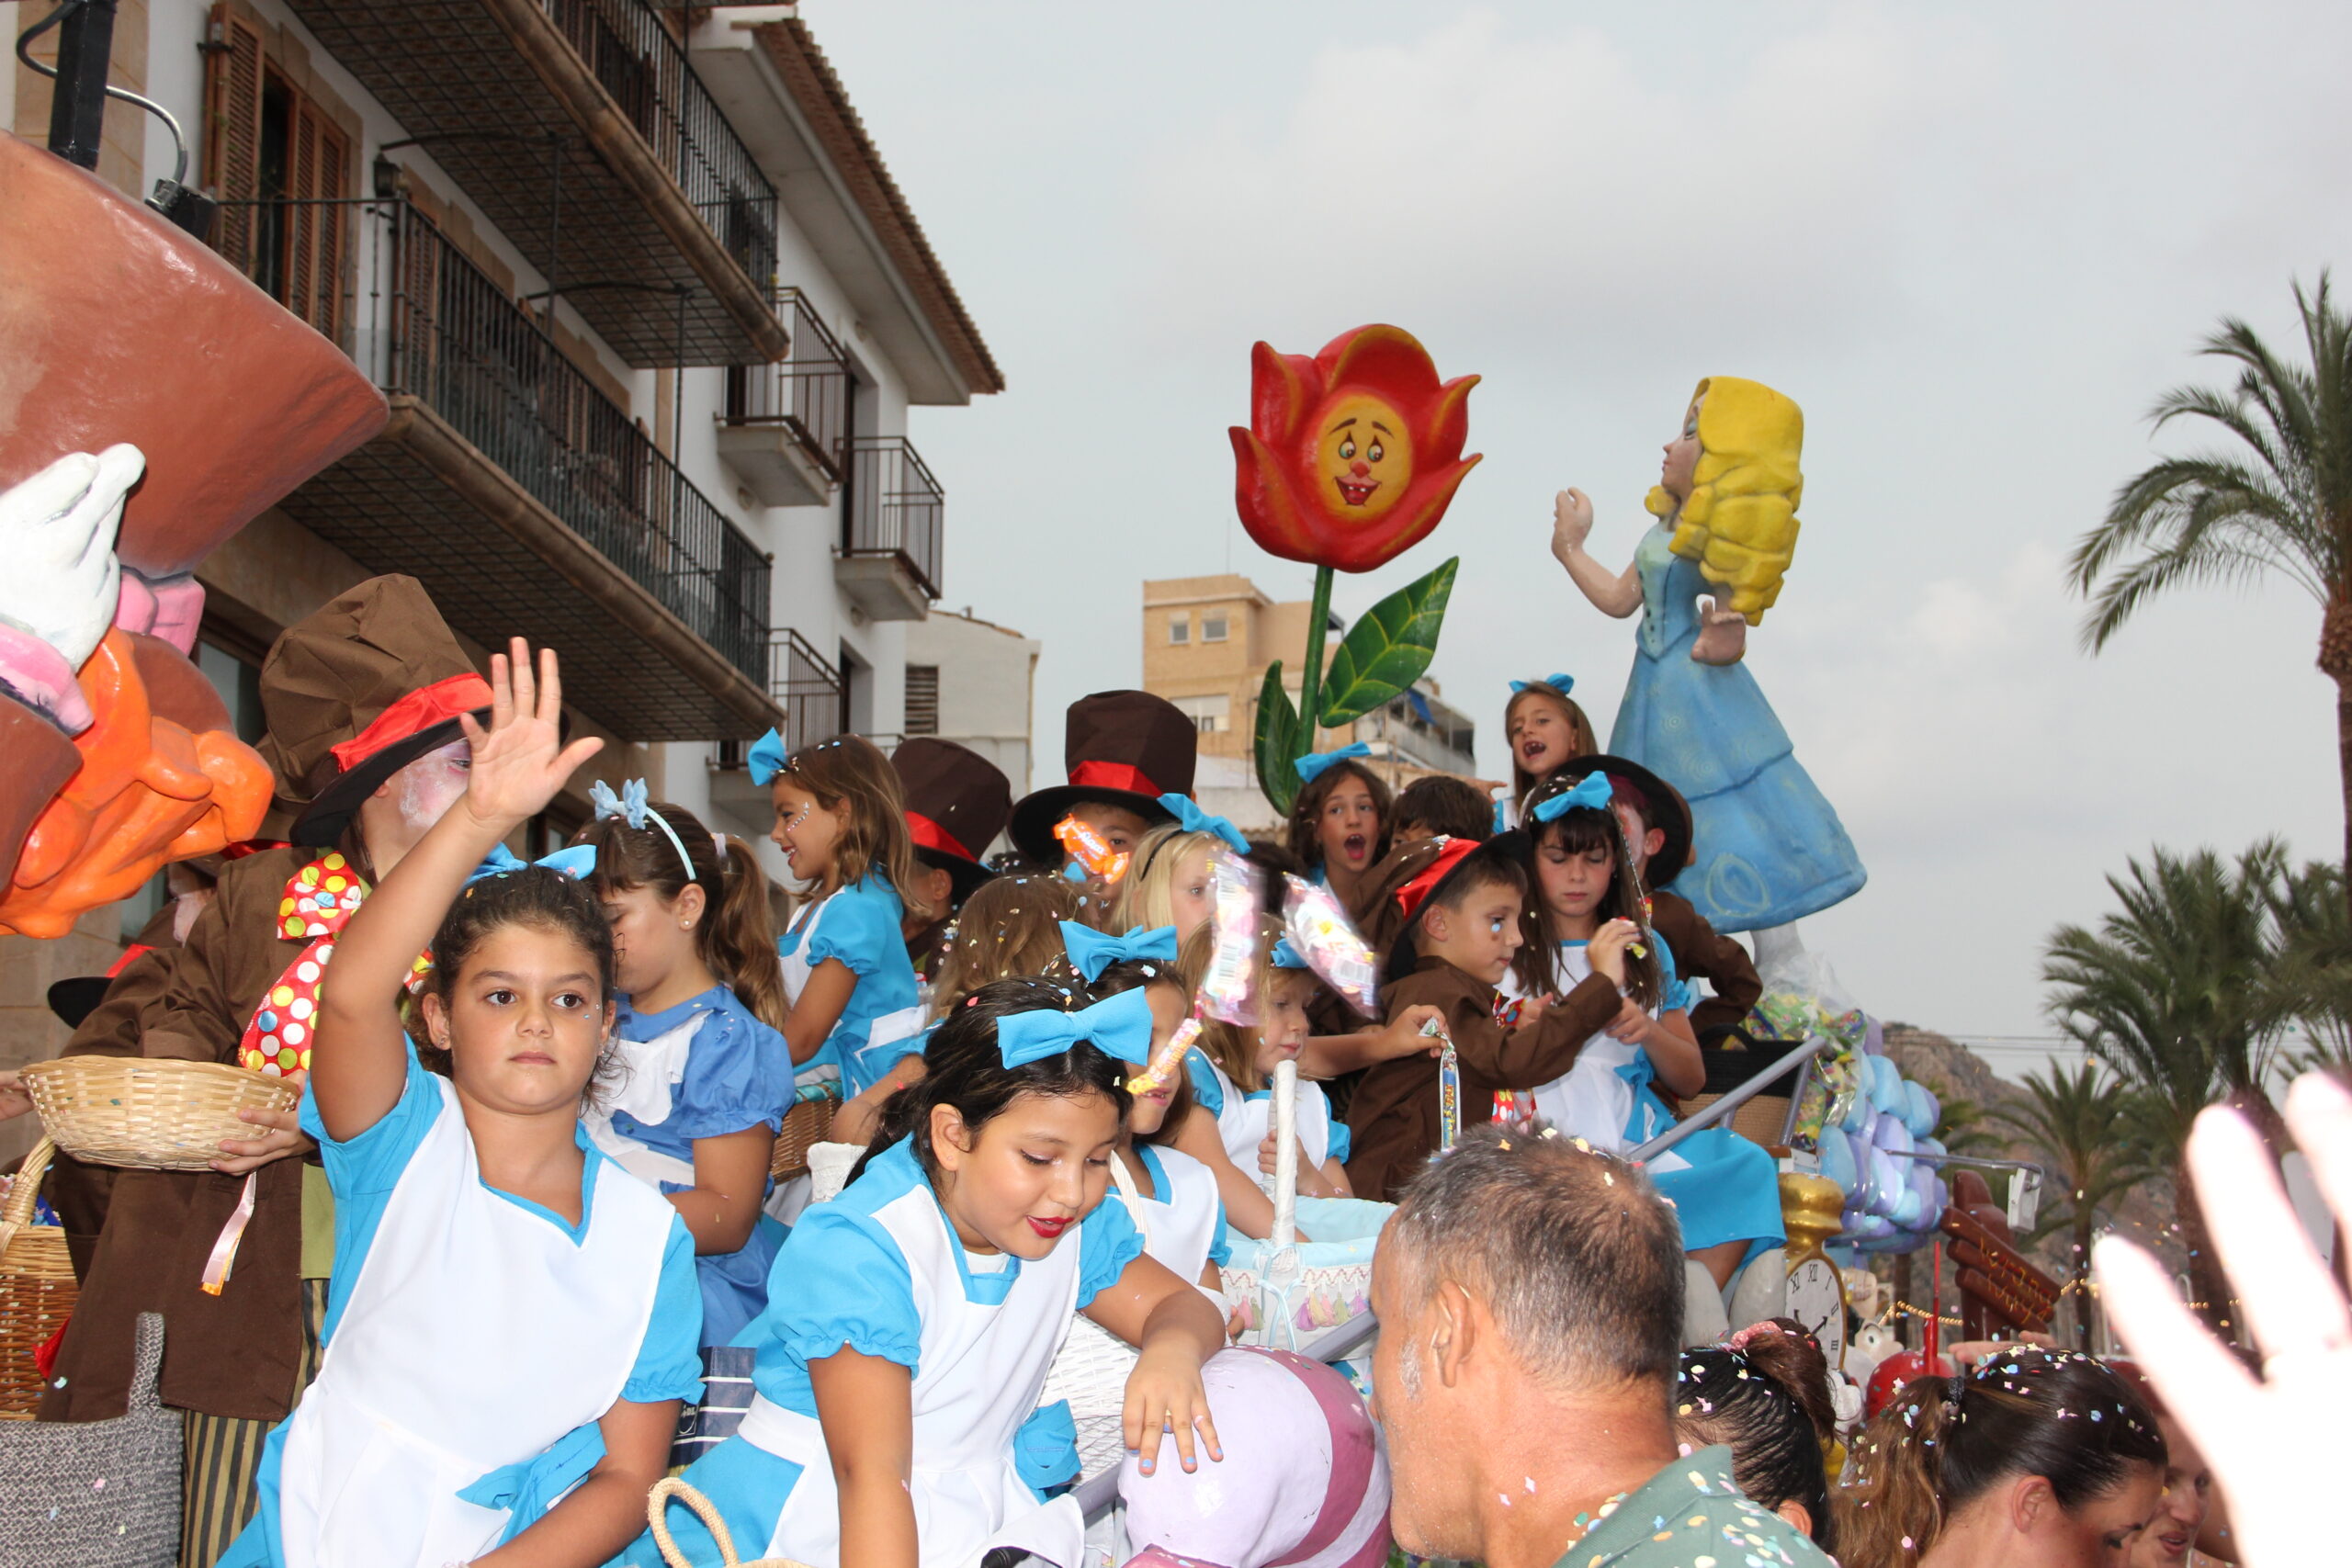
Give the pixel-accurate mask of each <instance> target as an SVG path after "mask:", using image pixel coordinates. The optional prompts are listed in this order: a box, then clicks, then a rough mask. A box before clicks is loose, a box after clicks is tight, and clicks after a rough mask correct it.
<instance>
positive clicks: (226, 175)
mask: <svg viewBox="0 0 2352 1568" xmlns="http://www.w3.org/2000/svg"><path fill="white" fill-rule="evenodd" d="M212 35H213V42H214V43H215V44H216V45H217V46H218V47H216V48H214V49H213V50H211V51H209V53H207V54H206V56H205V79H204V123H205V131H206V134H205V138H204V184H205V186H206V187H207V188H208V189H209V190H210V191H211V193H212V194H213V196H214V197H217V198H219V199H220V201H222V202H224V203H231V202H249V201H251V200H253V199H254V197H256V196H259V195H260V194H261V73H262V62H261V61H262V55H261V50H262V37H261V29H260V28H257V27H255V26H254V24H253V23H252V22H251V21H249V20H248V19H246V18H245V17H241V16H238V15H237V14H236V13H235V12H233V11H232V10H231V9H230V8H229V7H228V6H226V5H219V6H213V7H212ZM215 233H216V235H217V236H218V237H217V238H216V239H215V240H214V242H213V243H214V244H215V245H216V246H218V247H219V249H220V254H222V255H224V256H226V257H228V258H229V260H230V262H231V263H232V264H233V265H235V266H236V267H237V268H238V269H239V270H240V271H243V272H251V271H252V270H253V265H254V254H253V250H254V209H252V208H251V207H237V206H223V207H222V208H221V209H220V225H219V227H218V228H217V229H216V230H215Z"/></svg>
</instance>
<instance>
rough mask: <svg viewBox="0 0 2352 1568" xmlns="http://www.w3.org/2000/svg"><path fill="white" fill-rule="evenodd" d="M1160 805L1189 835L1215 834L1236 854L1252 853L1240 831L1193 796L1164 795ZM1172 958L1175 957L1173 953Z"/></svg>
mask: <svg viewBox="0 0 2352 1568" xmlns="http://www.w3.org/2000/svg"><path fill="white" fill-rule="evenodd" d="M1159 804H1160V805H1162V806H1164V807H1168V809H1169V810H1170V811H1172V812H1174V813H1175V814H1176V826H1178V827H1179V828H1182V829H1183V830H1184V831H1186V832H1187V833H1215V834H1216V836H1217V837H1218V838H1220V839H1223V840H1225V841H1226V842H1227V843H1228V844H1230V845H1232V846H1233V852H1234V853H1235V854H1238V855H1246V854H1248V853H1249V852H1250V840H1247V839H1245V838H1243V837H1242V836H1241V829H1238V828H1237V827H1235V826H1234V825H1233V824H1232V823H1231V822H1229V821H1227V819H1226V818H1222V817H1218V816H1216V815H1214V814H1213V813H1210V812H1206V811H1204V810H1202V809H1201V804H1200V802H1199V801H1196V800H1194V799H1193V797H1192V796H1191V795H1161V796H1160V797H1159ZM1170 956H1171V957H1173V956H1174V955H1173V954H1172V953H1171V954H1170Z"/></svg>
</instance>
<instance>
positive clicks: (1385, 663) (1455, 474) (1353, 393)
mask: <svg viewBox="0 0 2352 1568" xmlns="http://www.w3.org/2000/svg"><path fill="white" fill-rule="evenodd" d="M1477 384H1478V378H1477V377H1476V376H1464V377H1459V378H1455V379H1453V380H1452V381H1444V382H1441V381H1440V380H1439V379H1438V377H1437V367H1436V365H1435V364H1434V363H1432V362H1431V360H1430V356H1429V352H1428V350H1426V349H1424V348H1423V347H1422V346H1421V345H1420V344H1419V341H1418V340H1416V339H1415V338H1414V337H1413V336H1412V334H1411V333H1407V332H1405V331H1403V330H1402V329H1400V328H1397V327H1389V326H1368V327H1359V328H1357V329H1356V330H1355V331H1353V332H1351V333H1342V334H1340V336H1339V337H1336V338H1334V339H1332V340H1331V342H1329V344H1325V345H1324V347H1323V351H1322V352H1321V353H1319V354H1317V355H1311V356H1310V355H1303V354H1277V353H1275V352H1274V350H1273V349H1272V348H1271V347H1270V346H1268V345H1267V344H1262V343H1261V344H1258V345H1257V346H1256V347H1255V348H1254V349H1253V350H1251V353H1250V424H1249V426H1248V427H1247V428H1244V427H1242V426H1239V425H1236V426H1234V427H1233V429H1232V432H1231V434H1232V436H1233V457H1234V466H1235V476H1234V504H1235V507H1236V509H1237V510H1238V511H1239V513H1240V514H1241V525H1242V526H1243V527H1245V528H1247V529H1248V530H1249V531H1250V537H1251V538H1252V539H1255V540H1256V541H1257V542H1258V544H1259V545H1260V546H1261V547H1262V548H1264V549H1265V550H1266V551H1267V552H1268V553H1269V554H1272V555H1276V556H1280V557H1282V558H1284V559H1285V560H1295V561H1305V562H1306V563H1307V564H1308V565H1310V566H1312V567H1314V568H1315V599H1314V606H1313V608H1312V610H1311V611H1310V612H1309V615H1308V619H1307V627H1306V662H1305V664H1304V665H1303V666H1302V671H1303V675H1302V679H1301V681H1300V684H1299V701H1298V705H1297V707H1296V708H1295V709H1294V708H1293V707H1292V705H1291V701H1290V695H1289V694H1288V693H1287V692H1285V691H1284V690H1283V681H1282V671H1283V667H1282V663H1281V661H1280V660H1276V661H1275V662H1273V663H1272V664H1271V665H1269V666H1268V667H1267V670H1266V677H1265V684H1264V686H1263V688H1262V690H1261V693H1260V695H1259V702H1258V720H1257V732H1256V735H1255V737H1254V739H1255V742H1256V753H1257V761H1258V782H1259V787H1260V788H1261V789H1262V790H1263V791H1264V792H1265V795H1266V798H1267V799H1268V800H1269V801H1271V802H1272V804H1273V807H1274V808H1275V809H1276V810H1277V811H1282V812H1288V811H1289V809H1290V806H1291V802H1292V800H1293V799H1294V798H1295V796H1296V795H1297V793H1298V785H1299V780H1298V776H1297V774H1296V773H1295V770H1294V768H1293V766H1292V764H1293V763H1294V762H1295V761H1296V760H1297V759H1298V758H1300V757H1302V756H1305V755H1306V753H1307V752H1309V751H1311V750H1314V749H1315V735H1316V730H1317V728H1318V727H1322V728H1328V727H1331V726H1337V725H1342V724H1351V723H1353V722H1354V721H1355V720H1356V719H1358V718H1360V717H1362V716H1363V715H1364V714H1366V713H1369V712H1371V711H1372V710H1373V709H1374V708H1375V707H1378V706H1379V705H1381V704H1383V703H1385V702H1386V701H1388V700H1389V699H1390V698H1391V697H1394V696H1396V695H1397V694H1398V693H1400V692H1402V691H1404V690H1405V689H1406V688H1407V687H1408V686H1410V685H1411V684H1412V683H1413V682H1415V681H1416V680H1418V679H1419V677H1420V674H1421V672H1422V671H1424V670H1427V669H1428V668H1429V662H1430V657H1431V656H1432V655H1434V654H1435V653H1436V652H1437V637H1438V629H1439V626H1440V625H1441V624H1442V622H1443V620H1444V618H1445V603H1446V598H1447V596H1448V595H1449V594H1450V593H1451V592H1453V573H1454V569H1455V567H1456V565H1457V564H1458V561H1457V560H1456V559H1448V560H1447V561H1445V562H1444V563H1443V564H1442V565H1441V566H1440V567H1438V569H1437V570H1434V571H1432V572H1430V574H1429V575H1428V576H1426V577H1423V578H1421V579H1420V580H1419V581H1416V582H1414V583H1412V584H1411V585H1410V586H1408V587H1407V588H1405V589H1402V590H1400V591H1399V592H1396V593H1393V594H1391V595H1389V596H1388V597H1387V598H1385V599H1383V600H1382V601H1381V602H1380V603H1379V604H1375V605H1374V606H1373V608H1372V609H1371V611H1370V612H1369V613H1367V614H1366V615H1364V616H1363V618H1362V619H1361V620H1359V621H1358V622H1357V623H1356V625H1355V626H1353V627H1352V628H1351V630H1350V631H1349V632H1348V634H1347V636H1346V637H1343V638H1342V639H1341V640H1340V647H1339V649H1338V651H1337V652H1336V653H1335V654H1334V655H1333V656H1332V659H1331V662H1330V665H1329V669H1328V670H1327V669H1326V668H1325V666H1324V659H1323V649H1324V642H1325V638H1326V635H1327V630H1326V628H1327V626H1328V625H1329V620H1330V611H1331V574H1332V573H1333V572H1334V571H1350V572H1362V571H1370V570H1373V569H1374V568H1375V567H1378V566H1381V565H1384V564H1385V563H1386V562H1388V561H1390V560H1392V559H1394V558H1396V557H1397V556H1398V555H1400V554H1402V553H1403V552H1404V551H1405V550H1407V549H1408V548H1410V547H1412V546H1414V545H1417V544H1419V542H1420V541H1421V540H1422V539H1424V538H1426V537H1428V536H1429V534H1430V531H1431V530H1432V529H1434V528H1436V526H1437V525H1438V523H1439V521H1440V520H1441V519H1442V518H1443V517H1444V515H1445V509H1446V506H1447V505H1448V503H1450V502H1452V501H1453V492H1454V491H1456V490H1457V489H1459V488H1460V487H1461V484H1462V480H1463V478H1464V475H1466V474H1468V473H1469V471H1470V469H1471V468H1472V467H1473V466H1474V465H1476V463H1477V461H1478V457H1477V456H1476V454H1474V455H1472V456H1471V457H1463V456H1462V447H1463V444H1464V441H1465V440H1466V439H1467V438H1468V435H1469V399H1470V389H1471V388H1473V387H1475V386H1476V385H1477Z"/></svg>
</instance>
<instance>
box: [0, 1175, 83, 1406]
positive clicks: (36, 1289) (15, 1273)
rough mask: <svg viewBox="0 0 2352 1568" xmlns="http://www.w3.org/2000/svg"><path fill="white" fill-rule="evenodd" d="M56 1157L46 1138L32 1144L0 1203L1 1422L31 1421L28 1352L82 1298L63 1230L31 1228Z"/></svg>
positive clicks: (36, 1388) (34, 1380)
mask: <svg viewBox="0 0 2352 1568" xmlns="http://www.w3.org/2000/svg"><path fill="white" fill-rule="evenodd" d="M56 1152H57V1145H54V1144H52V1143H51V1142H50V1141H49V1140H48V1139H47V1138H43V1139H42V1140H41V1141H40V1143H38V1144H35V1145H33V1152H32V1153H30V1154H28V1155H27V1156H25V1163H24V1167H23V1168H21V1169H20V1170H18V1171H17V1179H16V1182H15V1183H14V1185H12V1186H11V1187H10V1188H9V1189H8V1201H7V1202H6V1203H5V1204H0V1420H8V1421H29V1420H31V1419H32V1415H33V1406H34V1405H35V1404H38V1403H40V1369H38V1368H37V1367H35V1366H34V1365H33V1352H34V1351H36V1350H38V1349H40V1348H41V1347H42V1346H43V1345H46V1344H48V1343H49V1342H50V1340H51V1338H53V1337H56V1334H57V1331H58V1329H59V1328H61V1327H62V1326H63V1325H64V1323H65V1319H66V1317H67V1315H68V1314H71V1313H72V1312H73V1310H74V1297H75V1296H77V1295H78V1294H80V1293H81V1292H80V1291H79V1290H78V1289H77V1288H76V1286H75V1285H74V1260H73V1259H72V1258H69V1257H67V1256H66V1253H65V1233H64V1231H62V1230H61V1229H59V1228H58V1227H57V1226H55V1225H37V1224H33V1223H32V1219H33V1200H34V1199H36V1198H38V1197H39V1196H40V1182H41V1178H42V1177H43V1176H46V1175H47V1174H48V1173H49V1162H50V1157H51V1156H52V1155H54V1154H55V1153H56Z"/></svg>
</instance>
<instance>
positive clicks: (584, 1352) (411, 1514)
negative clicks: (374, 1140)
mask: <svg viewBox="0 0 2352 1568" xmlns="http://www.w3.org/2000/svg"><path fill="white" fill-rule="evenodd" d="M435 1084H436V1087H437V1088H438V1089H440V1091H441V1100H442V1110H441V1114H440V1116H439V1117H438V1118H437V1119H436V1120H435V1122H434V1124H433V1128H432V1130H431V1131H430V1132H429V1133H427V1134H425V1137H424V1142H423V1143H422V1144H420V1145H418V1147H417V1150H416V1153H415V1154H414V1156H412V1157H411V1158H410V1160H409V1162H408V1165H407V1167H406V1168H405V1169H404V1170H403V1171H402V1172H401V1178H400V1183H399V1185H398V1187H396V1188H395V1189H394V1190H393V1192H392V1196H391V1201H390V1203H389V1204H387V1205H386V1207H385V1210H384V1216H383V1220H382V1222H381V1224H379V1226H378V1228H377V1231H376V1235H375V1239H374V1241H373V1242H372V1243H371V1244H370V1245H369V1247H368V1253H367V1256H366V1258H364V1259H363V1260H362V1261H361V1263H360V1266H359V1277H358V1279H357V1280H356V1281H355V1282H354V1284H353V1286H352V1291H351V1297H350V1300H349V1301H348V1303H346V1304H345V1307H344V1311H343V1315H342V1318H341V1321H340V1323H339V1325H338V1326H337V1328H336V1330H335V1336H334V1342H333V1343H332V1344H330V1345H329V1346H328V1348H327V1351H326V1356H325V1359H323V1360H322V1362H321V1364H320V1367H319V1375H318V1380H317V1381H316V1382H313V1383H312V1384H311V1387H310V1389H309V1390H308V1391H307V1392H306V1393H304V1394H303V1395H302V1400H301V1403H300V1404H299V1405H298V1406H296V1408H295V1411H294V1415H293V1416H292V1417H291V1419H290V1420H289V1421H288V1425H287V1430H286V1437H285V1440H284V1447H283V1450H282V1461H281V1468H280V1471H279V1474H278V1492H279V1498H278V1517H279V1522H280V1542H281V1546H280V1550H281V1551H282V1552H283V1555H284V1561H285V1562H286V1564H287V1568H376V1565H379V1564H381V1565H383V1568H395V1565H397V1568H409V1565H411V1564H424V1565H425V1568H439V1565H440V1564H442V1563H447V1562H468V1561H470V1560H471V1559H472V1558H474V1557H477V1556H479V1555H481V1553H482V1552H484V1551H488V1550H489V1549H490V1548H491V1547H492V1545H494V1544H495V1543H496V1542H497V1540H498V1539H499V1537H500V1535H501V1534H502V1533H503V1530H504V1529H505V1527H506V1520H507V1515H506V1513H505V1511H504V1510H503V1509H497V1508H486V1507H481V1506H477V1505H475V1504H472V1503H468V1502H465V1501H463V1500H462V1499H460V1498H459V1497H458V1493H459V1492H460V1491H461V1490H463V1489H464V1488H466V1487H468V1486H469V1485H471V1484H472V1483H474V1482H476V1481H478V1480H480V1479H481V1478H482V1477H483V1476H485V1475H487V1474H489V1473H490V1472H492V1471H495V1470H500V1469H503V1468H504V1467H505V1466H508V1465H513V1464H520V1463H522V1462H524V1461H527V1460H530V1459H532V1458H534V1457H536V1456H537V1455H538V1454H539V1453H541V1452H543V1451H544V1450H547V1449H548V1447H549V1446H550V1445H551V1444H553V1443H554V1442H555V1441H556V1440H557V1439H558V1438H562V1437H563V1436H564V1435H565V1434H566V1433H568V1432H570V1431H571V1430H572V1429H573V1428H574V1427H581V1426H583V1425H585V1424H587V1423H589V1422H592V1421H594V1420H596V1419H598V1418H599V1417H601V1416H603V1415H604V1414H605V1411H606V1410H608V1409H610V1408H611V1407H612V1404H613V1402H614V1401H615V1400H616V1399H618V1398H619V1397H620V1393H621V1389H622V1388H623V1386H624V1385H625V1384H626V1383H627V1382H628V1374H629V1370H630V1368H631V1367H632V1366H633V1365H634V1364H635V1362H636V1359H637V1355H638V1350H639V1347H640V1346H641V1345H642V1343H643V1342H644V1339H645V1331H646V1326H647V1325H648V1323H649V1322H650V1319H651V1317H652V1314H653V1301H654V1294H655V1291H656V1289H657V1288H658V1287H659V1285H660V1283H661V1279H662V1252H663V1249H664V1247H666V1246H667V1244H668V1242H669V1237H670V1227H671V1225H672V1224H673V1216H674V1214H675V1211H674V1210H673V1209H672V1208H671V1206H670V1204H669V1202H668V1201H666V1200H665V1199H663V1198H662V1196H661V1195H660V1194H659V1193H658V1192H656V1191H654V1190H652V1189H651V1188H650V1187H647V1186H646V1185H645V1184H644V1183H642V1182H641V1181H639V1180H637V1179H633V1178H631V1177H630V1176H628V1174H626V1173H625V1172H623V1171H622V1170H621V1169H620V1168H618V1167H617V1166H615V1165H612V1164H609V1163H599V1164H598V1165H597V1166H596V1169H595V1178H594V1185H593V1187H592V1188H591V1189H590V1190H589V1193H588V1200H587V1201H588V1213H587V1214H586V1215H585V1216H583V1218H584V1219H585V1220H586V1221H587V1225H586V1235H584V1236H583V1237H582V1239H581V1240H579V1241H577V1242H575V1241H574V1240H573V1239H572V1238H571V1235H568V1234H567V1233H565V1232H564V1231H563V1230H561V1229H560V1228H558V1226H557V1225H556V1224H553V1223H552V1222H551V1221H549V1220H548V1218H547V1217H545V1216H544V1215H542V1214H538V1213H531V1212H530V1211H528V1210H526V1209H524V1208H521V1207H519V1206H518V1205H516V1204H515V1202H513V1201H509V1200H508V1199H505V1198H503V1197H500V1196H499V1195H498V1194H496V1193H494V1192H492V1190H490V1189H488V1188H487V1187H484V1186H483V1185H482V1183H481V1170H480V1168H479V1167H478V1166H477V1165H476V1163H475V1159H474V1145H473V1139H472V1137H471V1136H470V1135H469V1134H468V1133H467V1131H466V1121H465V1117H464V1116H463V1114H462V1113H461V1112H460V1111H459V1110H458V1097H457V1090H456V1089H454V1088H453V1087H451V1085H450V1084H449V1083H448V1082H447V1080H444V1079H436V1080H435ZM501 1325H504V1326H505V1327H508V1328H514V1327H516V1326H518V1325H519V1326H522V1327H526V1328H527V1330H528V1332H526V1333H519V1334H518V1333H511V1332H499V1331H498V1330H499V1328H500V1326H501Z"/></svg>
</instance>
